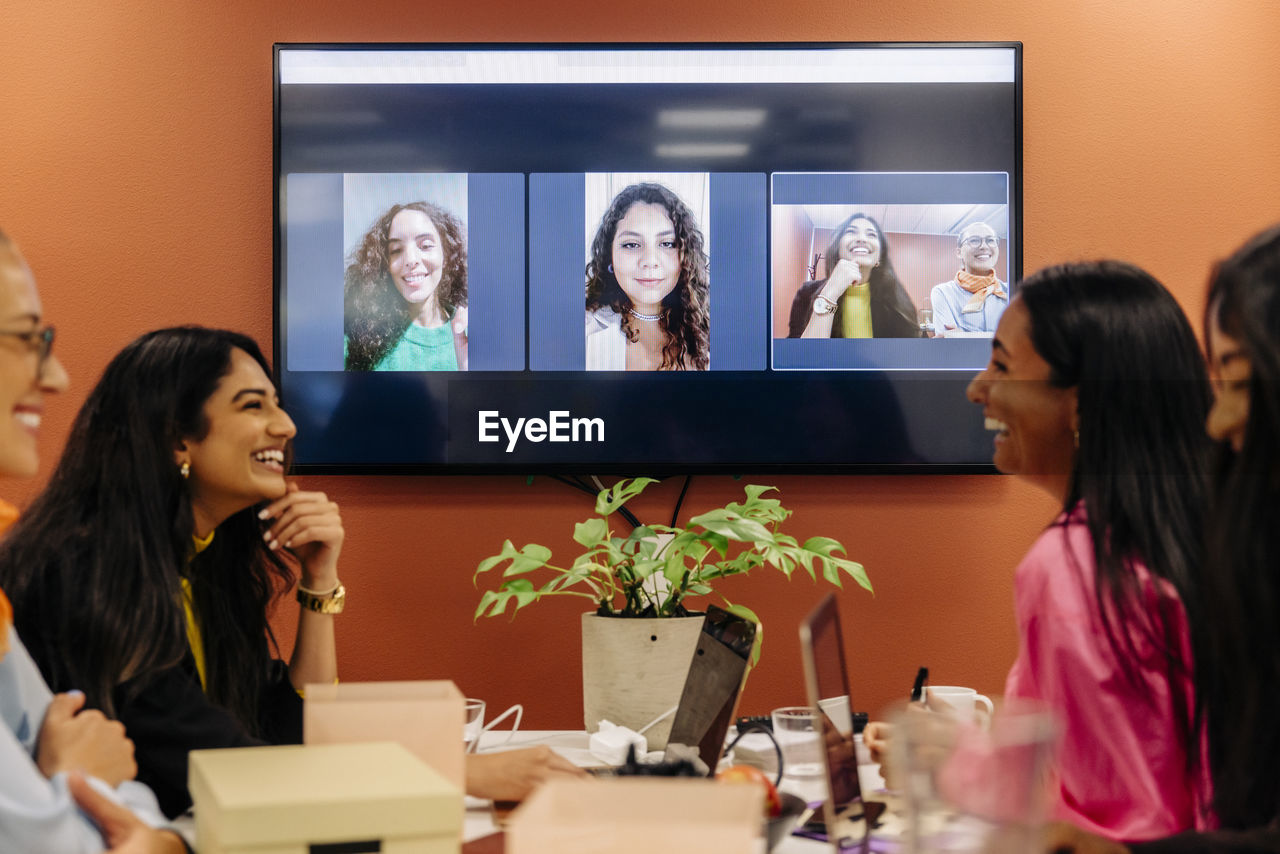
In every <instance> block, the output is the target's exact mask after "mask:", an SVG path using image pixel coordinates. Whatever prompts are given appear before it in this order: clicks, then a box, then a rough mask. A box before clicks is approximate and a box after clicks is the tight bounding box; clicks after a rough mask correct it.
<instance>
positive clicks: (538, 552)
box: [502, 543, 551, 586]
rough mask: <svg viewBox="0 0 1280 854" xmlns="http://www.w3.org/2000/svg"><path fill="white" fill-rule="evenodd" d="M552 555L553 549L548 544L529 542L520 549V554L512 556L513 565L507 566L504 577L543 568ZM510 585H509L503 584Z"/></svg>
mask: <svg viewBox="0 0 1280 854" xmlns="http://www.w3.org/2000/svg"><path fill="white" fill-rule="evenodd" d="M550 557H551V549H549V548H547V547H546V546H540V545H538V544H537V543H529V545H527V546H525V547H524V548H523V549H521V550H520V552H519V554H517V555H515V556H514V557H512V558H511V566H509V567H507V568H506V570H505V571H504V572H503V573H502V577H503V578H510V577H511V576H513V575H523V574H524V573H526V572H533V571H534V570H535V569H542V568H543V567H544V566H546V565H547V560H548V559H549V558H550ZM503 586H509V585H505V584H504V585H503Z"/></svg>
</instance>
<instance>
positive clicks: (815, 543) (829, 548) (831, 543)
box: [802, 537, 845, 555]
mask: <svg viewBox="0 0 1280 854" xmlns="http://www.w3.org/2000/svg"><path fill="white" fill-rule="evenodd" d="M802 548H803V549H804V550H805V551H810V552H816V553H817V554H820V555H832V554H835V553H836V552H839V553H840V554H845V550H844V546H843V545H841V544H840V541H839V540H833V539H831V538H830V537H810V538H809V539H807V540H805V541H804V546H802Z"/></svg>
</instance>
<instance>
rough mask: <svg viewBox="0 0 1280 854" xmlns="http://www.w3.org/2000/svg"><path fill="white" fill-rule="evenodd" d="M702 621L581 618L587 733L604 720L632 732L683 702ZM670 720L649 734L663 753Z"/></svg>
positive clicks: (654, 747)
mask: <svg viewBox="0 0 1280 854" xmlns="http://www.w3.org/2000/svg"><path fill="white" fill-rule="evenodd" d="M702 622H703V617H702V615H698V616H696V617H667V618H662V619H647V618H635V619H630V618H624V617H600V616H597V615H596V614H594V613H589V614H583V615H582V714H583V723H584V724H585V725H586V728H587V732H595V731H596V730H597V729H598V728H599V725H600V721H601V719H604V720H609V721H613V722H614V723H615V724H621V725H622V726H625V727H630V728H631V729H634V730H639V729H640V728H641V727H643V726H645V725H646V724H648V723H649V722H650V721H652V720H653V719H654V718H656V717H658V715H661V714H662V713H663V712H665V711H667V710H668V709H670V708H671V707H672V706H674V705H676V704H677V703H679V702H680V694H681V692H682V691H683V690H684V680H685V677H686V676H688V674H689V663H690V662H691V661H692V660H693V653H694V650H696V649H697V646H698V634H699V633H700V632H701V631H702ZM673 717H674V715H673V716H672V717H668V718H667V719H666V720H664V721H662V722H661V723H659V724H656V725H654V727H653V728H652V729H650V730H649V731H648V732H646V733H645V737H646V738H647V739H648V740H649V749H650V750H662V749H663V748H665V747H666V745H667V736H668V734H669V733H670V732H671V721H672V718H673Z"/></svg>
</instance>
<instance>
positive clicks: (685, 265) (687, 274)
mask: <svg viewBox="0 0 1280 854" xmlns="http://www.w3.org/2000/svg"><path fill="white" fill-rule="evenodd" d="M637 203H644V204H654V205H661V206H662V208H663V209H664V210H666V212H667V215H668V216H670V217H671V224H672V225H673V226H675V232H676V244H677V246H676V248H677V249H678V250H679V252H680V277H679V278H678V279H677V281H676V286H675V287H674V288H672V290H671V293H669V294H667V295H666V296H665V297H663V299H662V308H663V312H662V320H661V321H660V326H661V329H662V331H663V333H664V334H665V335H666V343H665V344H663V346H662V364H660V365H659V366H658V370H660V371H683V370H688V369H689V368H692V369H693V370H698V371H705V370H706V369H707V367H708V365H709V364H710V361H711V358H710V355H709V353H710V332H709V329H710V319H709V311H708V308H707V304H708V292H709V285H708V277H707V253H706V250H705V249H704V248H703V241H702V232H701V231H700V230H699V229H698V223H697V221H696V220H695V219H694V216H693V212H692V211H690V210H689V208H688V206H687V205H686V204H685V203H684V202H683V201H681V200H680V197H679V196H677V195H676V194H675V193H673V192H671V190H669V189H667V188H666V187H664V186H662V185H661V184H632V185H631V186H629V187H627V188H626V189H625V190H623V191H622V192H621V193H618V195H616V196H614V199H613V202H612V204H610V205H609V209H608V210H607V211H605V214H604V217H603V218H602V219H601V220H600V227H599V228H597V229H596V236H595V238H594V239H593V240H592V241H591V261H590V262H589V263H588V264H587V311H595V310H596V309H599V308H605V307H607V308H611V309H613V310H614V311H616V312H617V313H618V314H619V315H620V316H621V318H622V331H623V333H624V334H625V335H626V336H627V340H628V341H631V342H634V341H636V340H637V339H638V338H639V336H640V332H639V330H637V329H635V328H634V327H633V326H632V325H631V315H630V314H628V313H627V310H628V309H630V308H631V307H632V304H631V298H630V297H628V296H627V295H626V293H624V292H623V290H622V286H621V285H619V284H618V278H617V276H615V275H614V274H613V270H612V264H613V238H614V236H615V235H616V234H617V232H618V223H619V222H620V221H621V220H622V218H623V217H624V216H626V214H627V211H629V210H631V206H632V205H634V204H637Z"/></svg>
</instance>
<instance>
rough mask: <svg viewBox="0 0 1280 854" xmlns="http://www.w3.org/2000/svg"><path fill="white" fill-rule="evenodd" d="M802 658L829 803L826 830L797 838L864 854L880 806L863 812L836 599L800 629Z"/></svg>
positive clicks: (809, 827) (809, 829) (811, 829)
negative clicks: (818, 840) (815, 711)
mask: <svg viewBox="0 0 1280 854" xmlns="http://www.w3.org/2000/svg"><path fill="white" fill-rule="evenodd" d="M800 654H801V656H802V657H803V660H804V681H805V688H806V690H807V691H808V697H809V705H810V706H812V707H813V708H815V709H818V710H819V711H820V712H821V714H820V715H819V716H818V720H819V722H820V723H821V727H822V732H821V736H822V739H823V743H824V744H825V745H826V749H825V750H820V751H819V754H820V755H821V757H822V766H823V772H824V773H825V774H826V779H827V791H828V792H829V793H830V797H828V798H827V799H826V800H825V801H823V803H822V815H821V825H817V826H815V825H816V822H810V823H808V824H806V825H804V828H803V829H802V830H801V831H797V832H799V833H802V834H803V835H806V836H812V837H814V838H825V839H826V840H827V841H828V842H830V843H831V845H832V847H833V848H834V849H835V850H836V851H854V850H858V851H865V850H867V847H868V842H869V839H870V836H869V834H868V828H867V815H868V814H870V815H871V818H872V820H873V821H874V819H875V817H876V816H877V815H878V814H879V811H880V805H879V804H868V805H867V806H866V811H865V812H864V807H863V802H862V788H861V786H860V785H859V783H858V754H857V751H856V750H855V747H854V740H853V716H852V708H853V703H852V700H851V698H850V694H849V670H848V668H847V667H846V666H845V657H844V634H843V632H842V631H841V628H840V612H839V610H838V609H837V608H836V597H835V594H834V593H829V594H827V596H826V597H825V598H823V600H822V601H821V602H820V603H818V607H816V608H814V609H813V611H812V613H810V614H809V616H808V617H806V618H805V620H804V622H803V623H801V624H800Z"/></svg>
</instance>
